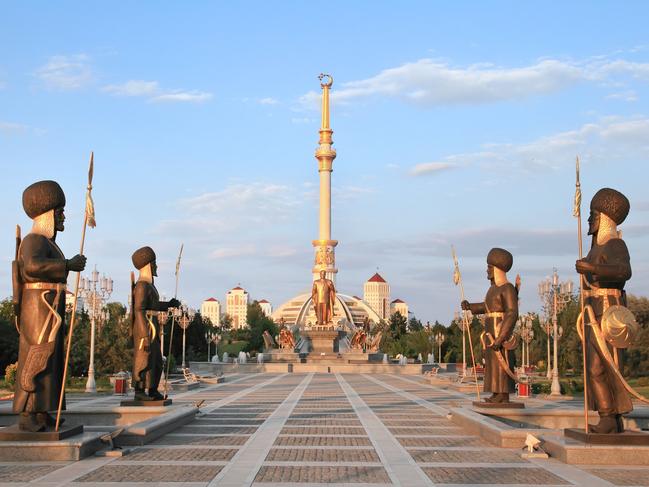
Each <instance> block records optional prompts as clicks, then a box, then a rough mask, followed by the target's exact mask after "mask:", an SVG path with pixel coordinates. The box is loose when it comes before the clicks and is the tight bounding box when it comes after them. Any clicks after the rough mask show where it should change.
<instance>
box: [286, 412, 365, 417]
mask: <svg viewBox="0 0 649 487" xmlns="http://www.w3.org/2000/svg"><path fill="white" fill-rule="evenodd" d="M356 417H357V416H356V413H340V414H336V413H315V412H314V413H296V412H295V411H293V414H291V416H290V418H291V419H300V418H303V419H326V418H332V419H333V418H336V419H355V418H356Z"/></svg>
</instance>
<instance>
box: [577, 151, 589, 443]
mask: <svg viewBox="0 0 649 487" xmlns="http://www.w3.org/2000/svg"><path fill="white" fill-rule="evenodd" d="M576 172H577V177H576V182H575V208H574V213H573V214H574V216H575V217H577V236H578V239H577V240H578V242H579V260H581V259H582V258H583V256H584V251H583V241H582V238H583V237H582V231H581V182H580V181H579V156H577V163H576ZM579 305H580V307H581V317H582V318H581V325H582V334H581V355H582V360H583V368H584V374H583V375H584V431H585V432H586V434H588V429H589V424H588V370H587V367H588V350H587V348H586V347H587V345H588V338H587V335H586V333H588V327H587V326H586V313H585V310H584V308H585V306H584V275H583V274H579Z"/></svg>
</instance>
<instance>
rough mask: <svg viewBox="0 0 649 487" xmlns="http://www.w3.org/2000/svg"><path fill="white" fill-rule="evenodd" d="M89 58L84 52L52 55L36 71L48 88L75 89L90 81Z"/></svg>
mask: <svg viewBox="0 0 649 487" xmlns="http://www.w3.org/2000/svg"><path fill="white" fill-rule="evenodd" d="M89 61H90V58H89V57H88V56H86V55H85V54H77V55H74V56H52V57H50V58H49V60H48V61H47V63H45V65H43V66H41V67H40V68H39V69H38V70H37V71H36V76H37V77H38V78H39V79H40V80H41V81H42V82H43V83H44V85H45V86H46V87H47V88H48V89H52V90H77V89H79V88H83V87H84V86H86V85H87V84H88V83H89V82H90V81H92V70H91V68H90V66H89Z"/></svg>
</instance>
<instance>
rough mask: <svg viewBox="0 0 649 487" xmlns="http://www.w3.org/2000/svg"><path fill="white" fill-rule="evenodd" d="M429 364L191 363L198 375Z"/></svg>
mask: <svg viewBox="0 0 649 487" xmlns="http://www.w3.org/2000/svg"><path fill="white" fill-rule="evenodd" d="M433 367H435V365H433V364H407V365H397V364H382V363H381V364H377V363H365V364H349V363H345V362H342V361H335V360H332V361H329V362H327V361H319V362H317V363H316V362H312V363H309V362H307V363H272V362H271V363H263V364H257V363H248V364H222V363H219V364H214V363H211V362H191V363H190V368H191V369H192V371H193V372H195V373H197V374H199V375H201V374H220V373H222V374H250V373H278V374H285V373H309V372H316V373H323V374H327V373H340V374H395V375H421V374H423V373H424V372H427V371H429V370H431V369H432V368H433Z"/></svg>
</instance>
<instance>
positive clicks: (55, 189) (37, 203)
mask: <svg viewBox="0 0 649 487" xmlns="http://www.w3.org/2000/svg"><path fill="white" fill-rule="evenodd" d="M64 206H65V194H64V193H63V190H62V189H61V186H59V183H57V182H56V181H38V182H37V183H34V184H32V185H31V186H28V187H27V189H25V191H23V208H24V210H25V213H27V216H28V217H29V218H32V219H33V218H36V217H37V216H38V215H42V214H43V213H47V212H48V211H50V210H54V209H56V208H63V207H64Z"/></svg>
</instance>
